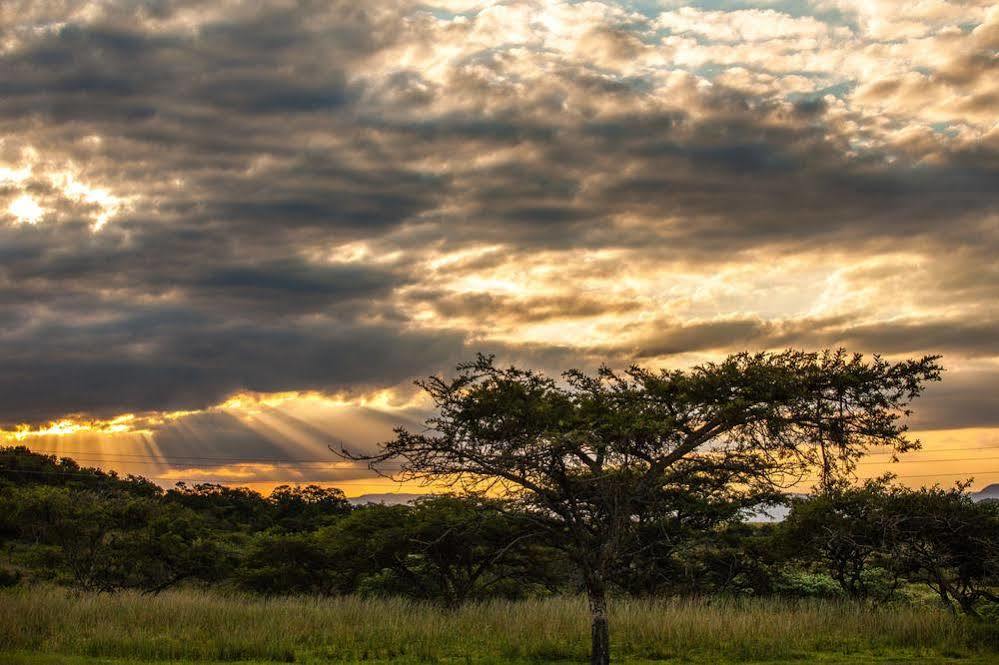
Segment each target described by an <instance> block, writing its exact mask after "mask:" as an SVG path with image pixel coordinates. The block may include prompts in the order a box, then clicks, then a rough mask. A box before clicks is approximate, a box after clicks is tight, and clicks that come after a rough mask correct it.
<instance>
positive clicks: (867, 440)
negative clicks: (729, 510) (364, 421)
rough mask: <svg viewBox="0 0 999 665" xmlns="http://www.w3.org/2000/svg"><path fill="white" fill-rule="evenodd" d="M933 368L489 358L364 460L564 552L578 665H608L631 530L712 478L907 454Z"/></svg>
mask: <svg viewBox="0 0 999 665" xmlns="http://www.w3.org/2000/svg"><path fill="white" fill-rule="evenodd" d="M937 359H938V357H936V356H927V357H924V358H922V359H919V360H907V361H903V362H888V361H886V360H884V359H882V358H880V357H878V356H875V357H873V358H872V359H871V360H866V359H865V358H864V357H863V356H861V355H849V354H847V353H846V352H845V351H842V350H839V351H825V352H822V353H805V352H800V351H786V352H783V353H758V354H749V353H740V354H737V355H733V356H730V357H729V358H727V359H726V360H724V361H722V362H719V363H707V364H704V365H700V366H697V367H694V368H692V369H689V370H686V371H679V370H673V371H671V370H660V371H652V370H647V369H642V368H640V367H631V368H630V369H628V370H626V371H624V372H615V371H613V370H611V369H608V368H602V369H600V370H599V371H598V372H597V373H596V374H586V373H584V372H581V371H577V370H571V371H568V372H565V373H564V374H563V375H562V377H561V379H560V380H559V379H556V378H552V377H549V376H546V375H544V374H542V373H540V372H536V371H533V370H525V369H518V368H516V367H509V368H501V367H498V366H497V365H496V364H495V362H494V359H493V358H492V357H491V356H483V355H479V356H478V358H477V359H476V360H475V361H474V362H470V363H466V364H462V365H459V366H458V368H457V375H456V376H454V377H453V378H443V377H439V376H434V377H430V378H428V379H426V380H423V381H418V382H417V384H418V385H419V386H421V387H422V388H423V389H424V390H426V391H427V392H428V393H429V395H430V397H431V398H432V399H433V402H434V405H435V407H436V410H437V415H435V416H433V417H431V418H429V419H428V420H427V422H426V425H427V428H426V430H425V431H423V432H419V433H413V432H409V431H407V430H405V429H403V428H399V429H397V430H396V431H395V434H396V436H395V438H394V439H393V440H391V441H388V442H386V443H383V444H382V445H381V448H380V450H379V452H378V453H377V454H374V455H357V454H352V453H350V452H349V451H341V454H343V455H344V456H346V457H348V458H350V459H354V460H364V461H367V462H368V463H369V465H370V466H371V467H372V468H373V469H376V470H377V469H379V467H381V466H382V465H386V464H389V463H391V464H393V465H399V467H401V472H400V474H399V476H397V477H398V478H400V479H402V480H413V479H421V480H423V481H425V482H428V483H442V482H444V483H450V484H452V485H453V486H455V487H458V488H460V489H462V490H464V491H469V492H476V491H478V492H489V493H492V494H496V493H500V494H505V495H506V496H507V497H508V498H510V499H511V500H514V501H516V502H518V503H519V504H520V505H519V506H518V508H520V509H521V510H524V511H526V512H527V513H528V514H529V515H531V517H532V518H533V519H534V520H535V521H536V523H537V524H538V525H539V526H541V527H542V528H544V529H546V530H547V531H548V532H549V533H550V534H551V535H552V536H554V537H553V538H552V542H553V543H554V544H556V545H557V546H558V547H561V548H562V549H564V550H565V552H566V554H567V556H568V557H569V558H570V559H571V561H572V562H573V563H574V564H575V566H576V567H577V568H578V571H579V573H580V576H581V578H582V582H583V585H584V586H585V588H586V593H587V596H588V599H589V607H590V614H591V626H592V627H591V640H592V645H591V660H590V662H591V663H593V664H597V665H603V664H606V663H609V662H610V642H609V630H608V619H607V587H608V582H609V575H610V574H611V572H612V571H613V570H614V568H615V567H616V566H618V565H619V564H620V562H621V560H622V558H623V557H626V556H627V554H628V552H627V548H628V545H629V543H632V542H634V541H635V539H634V538H633V537H632V532H633V529H634V525H635V524H636V523H640V521H641V520H642V517H643V516H644V515H648V514H650V513H656V512H660V513H661V512H668V511H670V510H671V506H670V496H671V495H672V494H673V492H672V490H675V488H676V487H677V486H678V485H679V486H688V487H690V486H696V485H697V484H698V482H699V479H700V478H705V477H711V478H714V479H717V477H718V476H719V474H722V475H724V477H725V479H726V480H727V486H728V487H729V488H731V491H741V492H744V493H752V492H758V493H760V494H770V493H772V492H773V490H774V489H775V488H776V487H782V486H787V485H790V484H793V483H795V482H797V481H799V480H800V479H801V478H803V477H804V476H805V474H808V473H809V472H810V470H811V469H814V468H816V467H818V468H819V469H820V471H821V474H822V476H823V477H824V478H829V477H832V476H834V475H835V474H837V473H843V472H849V471H851V470H852V469H853V467H854V464H855V462H856V460H857V458H858V457H860V456H861V455H863V453H864V452H865V451H866V450H867V449H868V448H869V447H870V446H889V447H890V448H891V449H893V450H895V451H897V452H904V451H906V450H909V449H912V448H915V447H917V446H918V442H916V441H911V440H909V439H908V438H907V437H906V436H905V432H906V425H905V423H904V419H905V416H907V415H908V411H907V410H906V408H905V407H906V405H907V404H908V403H909V402H910V401H911V400H912V399H914V398H915V397H916V396H918V395H919V394H920V392H922V390H923V386H924V385H925V383H926V382H928V381H935V380H938V379H939V376H940V371H941V368H940V366H939V365H938V363H937Z"/></svg>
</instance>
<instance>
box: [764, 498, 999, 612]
mask: <svg viewBox="0 0 999 665" xmlns="http://www.w3.org/2000/svg"><path fill="white" fill-rule="evenodd" d="M964 489H965V488H964V487H963V486H958V487H955V488H953V489H950V490H944V489H941V488H939V487H934V488H930V489H919V490H912V489H908V488H905V487H899V486H894V485H891V484H890V482H889V479H888V478H884V479H878V480H874V481H870V482H868V483H866V484H865V485H863V486H861V487H849V486H845V485H843V486H830V487H828V488H827V489H826V491H825V492H824V493H822V494H820V495H817V496H814V497H811V498H808V499H802V500H798V501H795V502H794V504H793V509H792V511H791V514H790V515H789V516H788V519H787V520H786V521H785V522H784V523H783V524H782V525H781V527H780V532H781V537H782V540H783V543H784V547H785V548H788V549H791V548H793V549H794V551H795V555H794V556H795V558H797V559H798V560H799V561H801V562H803V563H817V564H819V565H820V566H822V567H824V568H825V570H827V571H828V574H829V575H831V576H832V577H833V578H834V579H835V580H836V581H837V582H838V583H839V584H840V586H841V587H842V589H843V590H844V592H846V593H848V594H850V595H852V596H854V597H881V598H884V597H888V596H891V595H892V594H893V593H894V591H895V590H896V589H897V587H898V585H899V583H900V581H902V580H905V581H908V582H914V583H921V584H925V585H927V586H928V587H930V588H931V589H933V590H934V591H935V592H936V593H937V594H938V596H939V598H940V600H941V601H942V602H943V603H944V605H945V606H947V607H958V608H960V609H961V610H962V611H963V612H965V613H967V614H969V615H971V616H979V615H980V613H981V611H983V607H984V608H988V606H989V605H995V604H996V603H999V596H997V595H996V592H995V590H996V588H997V587H999V505H997V504H996V503H993V502H987V501H986V502H981V503H975V502H974V501H972V499H971V498H970V497H969V496H968V495H967V493H966V492H964ZM984 611H986V612H987V613H988V612H992V611H994V610H993V609H985V610H984Z"/></svg>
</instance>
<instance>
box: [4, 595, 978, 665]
mask: <svg viewBox="0 0 999 665" xmlns="http://www.w3.org/2000/svg"><path fill="white" fill-rule="evenodd" d="M611 630H612V642H613V644H614V650H615V653H617V654H618V655H628V656H633V657H638V658H650V659H660V658H668V657H680V658H683V657H704V656H708V657H710V656H711V654H717V655H718V656H719V658H721V657H726V658H740V659H741V658H753V659H770V658H794V657H797V656H802V655H804V654H809V653H814V652H838V653H854V652H861V651H864V652H870V651H877V650H905V651H908V652H913V653H918V652H932V653H949V654H953V655H960V654H970V653H973V652H981V651H988V650H990V649H992V650H995V649H996V646H997V645H996V644H995V633H994V631H993V632H989V629H987V628H983V627H982V626H976V625H973V624H972V623H970V622H967V621H964V620H961V619H958V618H955V617H952V616H950V615H948V614H946V613H944V612H942V611H937V610H934V609H926V608H913V607H892V608H884V609H876V608H870V607H865V606H862V605H857V604H851V603H839V602H829V601H780V600H740V601H737V600H726V599H717V598H715V599H710V600H632V599H620V600H618V601H617V602H614V603H613V612H612V624H611ZM588 639H589V627H588V624H587V614H586V605H585V602H584V601H583V600H582V599H580V598H552V599H545V600H528V601H520V602H503V601H494V602H487V603H480V604H473V605H468V606H466V607H463V608H461V609H459V610H456V611H447V610H443V609H440V608H437V607H433V606H428V605H424V604H419V603H414V602H409V601H405V600H397V599H362V598H356V597H346V598H335V599H318V598H283V599H270V600H268V599H262V598H259V597H253V596H242V595H225V594H220V593H218V592H214V593H205V592H198V591H174V592H169V593H164V594H162V595H160V596H155V597H150V596H142V595H137V594H132V593H123V594H118V595H113V596H111V595H91V594H73V593H70V592H67V591H64V590H61V589H55V588H33V589H16V590H12V591H6V592H3V593H2V594H0V652H3V651H6V652H11V651H33V652H40V653H55V654H66V655H87V656H102V657H118V658H132V659H136V660H180V659H189V660H249V659H255V660H269V661H283V662H291V661H294V660H299V661H301V660H322V659H338V660H364V659H390V658H396V657H406V658H408V659H426V660H435V659H439V658H453V657H462V656H466V657H470V658H476V657H493V658H507V659H531V660H561V659H584V658H585V657H586V654H587V649H588Z"/></svg>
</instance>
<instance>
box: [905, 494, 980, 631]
mask: <svg viewBox="0 0 999 665" xmlns="http://www.w3.org/2000/svg"><path fill="white" fill-rule="evenodd" d="M966 489H967V485H966V484H961V485H958V486H957V487H954V488H952V489H949V490H945V489H942V488H940V487H932V488H928V489H926V488H924V489H920V490H908V489H904V488H894V489H893V490H892V492H891V493H890V494H889V496H888V502H889V506H890V509H891V511H892V513H893V516H894V523H895V529H896V531H897V537H896V541H895V543H894V548H893V549H892V551H891V552H890V557H891V561H892V562H893V563H894V565H895V566H896V568H897V569H898V570H899V572H900V574H902V575H904V576H905V577H907V578H908V579H909V580H910V581H913V582H921V583H924V584H926V585H927V586H928V587H930V588H931V589H933V590H934V591H935V592H936V593H937V594H938V595H939V596H940V600H941V601H942V602H943V604H944V605H945V606H946V607H948V608H950V609H951V610H954V605H955V604H956V605H957V607H959V608H960V609H961V611H962V612H964V613H965V614H967V615H968V616H971V617H974V618H976V619H978V618H980V616H981V615H980V613H979V608H980V605H982V604H983V603H986V604H991V605H992V606H993V607H997V606H999V594H997V593H995V590H996V588H997V586H999V503H996V502H993V501H982V502H981V503H975V501H973V500H972V498H971V497H970V496H969V495H968V494H967V492H966V491H965V490H966Z"/></svg>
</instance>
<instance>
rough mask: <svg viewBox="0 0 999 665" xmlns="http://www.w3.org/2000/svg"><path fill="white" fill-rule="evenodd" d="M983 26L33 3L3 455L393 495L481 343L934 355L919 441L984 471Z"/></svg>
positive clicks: (992, 232) (992, 64)
mask: <svg viewBox="0 0 999 665" xmlns="http://www.w3.org/2000/svg"><path fill="white" fill-rule="evenodd" d="M997 53H999V7H997V6H994V5H993V3H992V2H987V1H985V0H968V1H967V2H951V1H947V0H926V1H925V2H918V3H910V4H909V5H908V6H907V7H906V11H905V13H904V15H903V13H902V12H900V11H899V9H898V7H897V3H892V2H889V1H888V0H875V1H861V0H702V1H700V2H694V1H691V2H672V1H671V0H660V1H658V2H646V1H644V0H642V1H637V0H636V1H621V2H554V1H547V0H537V1H526V0H525V1H513V2H487V1H476V0H438V1H436V2H434V1H431V2H409V1H408V0H404V1H402V2H381V1H376V2H372V3H364V5H363V6H358V5H357V4H356V3H351V2H330V3H318V4H317V5H315V6H305V5H302V6H298V5H296V4H295V3H291V4H290V5H285V4H282V3H278V2H274V3H264V4H263V5H260V4H253V5H251V4H249V3H241V2H232V3H225V4H218V5H215V4H207V5H199V4H198V3H184V2H177V3H147V4H143V3H98V2H82V1H81V2H77V3H65V4H60V3H56V4H49V3H41V4H39V3H30V2H25V3H23V5H22V6H20V7H18V8H16V9H15V10H13V11H9V12H0V66H2V67H3V69H4V71H5V72H7V74H5V76H4V81H2V82H0V123H2V127H3V129H2V132H0V302H2V303H3V307H2V309H0V445H25V446H27V447H29V448H30V449H31V450H33V451H36V452H41V453H47V454H56V455H59V456H65V457H70V458H73V459H76V460H78V461H79V463H80V464H81V466H88V467H100V468H103V469H107V470H115V471H118V472H120V473H133V474H136V475H141V476H144V477H147V478H149V479H151V480H153V481H154V482H156V483H157V484H160V485H162V486H164V487H170V486H172V485H173V484H174V483H175V482H178V481H185V482H188V483H192V482H220V483H224V484H230V485H240V486H246V487H250V488H253V489H257V490H259V491H263V492H267V491H269V490H270V489H272V488H273V487H275V486H277V485H282V484H309V483H315V484H320V485H326V486H334V487H339V488H341V489H343V490H344V492H345V494H347V496H349V497H356V496H359V495H363V494H373V493H392V492H396V491H398V492H403V493H410V492H415V491H417V490H418V489H420V488H418V487H417V486H416V485H414V484H405V485H397V484H394V483H393V482H392V481H391V480H389V479H385V478H379V477H377V476H374V475H373V474H372V473H371V472H369V471H367V470H365V469H363V468H361V467H360V466H359V465H357V464H354V463H348V462H344V461H342V460H337V459H336V458H335V456H334V455H333V454H332V453H331V452H330V450H329V447H330V446H334V447H336V446H339V445H345V446H348V447H351V448H352V449H356V450H359V451H371V450H373V446H374V445H375V444H376V443H378V442H379V441H383V440H386V439H388V438H390V436H391V431H392V428H393V427H396V426H406V427H410V428H419V427H420V426H421V423H422V421H423V419H424V418H425V417H426V416H427V415H428V414H429V404H428V402H427V401H426V400H425V398H423V397H422V396H421V394H420V393H419V392H418V391H417V390H416V389H415V388H414V387H413V385H412V382H413V380H414V379H418V378H421V377H425V376H427V375H431V374H436V373H443V374H448V373H449V372H450V371H452V370H453V368H454V366H455V364H456V363H457V362H460V361H462V360H467V359H469V358H471V357H473V356H474V355H475V353H476V352H478V351H482V352H486V353H495V354H496V355H497V358H498V359H499V360H500V361H501V362H503V363H513V364H517V365H522V366H527V367H533V368H538V369H540V370H543V371H546V372H548V373H556V372H559V371H561V370H565V369H568V368H572V367H578V368H581V369H583V370H593V369H595V368H596V367H598V366H600V365H602V364H607V365H610V366H612V367H626V366H628V365H630V364H632V363H636V364H639V365H643V366H647V367H670V368H681V369H682V368H689V367H691V366H694V365H697V364H700V363H703V362H710V361H714V360H719V359H721V358H723V357H725V356H726V355H728V354H730V353H734V352H739V351H742V350H746V349H749V350H753V351H765V350H771V351H777V350H781V349H785V348H803V349H807V350H813V349H822V348H835V347H840V346H842V347H845V348H847V349H848V350H849V351H851V352H861V353H864V354H875V353H877V354H882V355H883V356H885V357H887V358H891V359H899V358H905V357H918V356H921V355H924V354H937V353H939V354H942V356H943V359H942V363H943V365H944V367H945V368H946V372H945V373H944V375H943V381H942V382H941V383H939V384H935V385H932V386H930V387H929V388H928V389H927V391H926V394H925V395H924V396H922V397H921V398H920V399H918V400H916V401H915V403H914V404H913V405H912V409H913V416H912V418H911V420H910V422H911V429H912V436H913V438H919V439H921V440H922V441H923V444H924V447H923V449H922V450H921V451H917V452H913V453H907V454H905V455H903V456H902V458H901V461H900V462H898V463H895V464H889V463H888V455H886V454H885V455H882V454H880V453H875V454H874V455H872V456H871V457H869V458H867V459H865V460H863V461H862V463H861V466H860V467H859V469H858V476H859V477H861V478H865V477H874V476H878V475H880V474H881V473H883V472H885V471H891V472H893V473H895V474H896V475H897V476H898V477H899V480H900V482H902V483H903V484H906V485H909V486H913V487H918V486H922V485H933V484H940V485H943V486H951V485H953V484H954V483H955V482H957V481H960V480H963V479H965V478H974V484H973V486H972V489H973V490H981V489H983V488H985V487H987V486H989V485H993V484H996V483H999V306H997V304H996V303H997V302H999V298H997V296H999V263H997V262H996V260H995V257H996V256H997V255H999V188H997V187H996V183H997V182H999V116H997V114H996V111H995V108H996V100H997V99H999V77H996V76H995V75H994V74H995V71H996V65H997V62H999V59H997Z"/></svg>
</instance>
